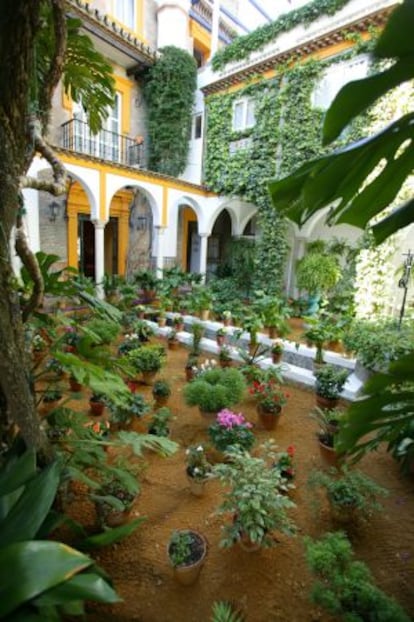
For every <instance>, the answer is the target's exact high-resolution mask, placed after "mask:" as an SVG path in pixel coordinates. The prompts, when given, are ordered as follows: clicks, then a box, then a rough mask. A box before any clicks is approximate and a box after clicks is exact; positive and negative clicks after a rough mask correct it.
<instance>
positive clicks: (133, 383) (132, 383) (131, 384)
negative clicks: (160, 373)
mask: <svg viewBox="0 0 414 622" xmlns="http://www.w3.org/2000/svg"><path fill="white" fill-rule="evenodd" d="M126 384H127V387H128V389H129V390H130V391H131V393H136V392H137V390H138V386H139V382H138V380H127V381H126Z"/></svg>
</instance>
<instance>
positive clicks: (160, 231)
mask: <svg viewBox="0 0 414 622" xmlns="http://www.w3.org/2000/svg"><path fill="white" fill-rule="evenodd" d="M164 231H165V227H155V235H156V238H155V244H156V247H155V251H156V256H155V266H156V272H157V278H158V279H162V271H163V268H164V253H163V243H162V240H163V235H164Z"/></svg>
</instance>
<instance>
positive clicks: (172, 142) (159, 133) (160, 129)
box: [144, 46, 197, 177]
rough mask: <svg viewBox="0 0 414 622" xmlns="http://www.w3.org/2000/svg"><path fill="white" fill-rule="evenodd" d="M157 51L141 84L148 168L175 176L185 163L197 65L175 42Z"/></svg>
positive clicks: (180, 171)
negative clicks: (147, 135)
mask: <svg viewBox="0 0 414 622" xmlns="http://www.w3.org/2000/svg"><path fill="white" fill-rule="evenodd" d="M160 52H161V53H162V55H161V57H160V58H159V60H158V61H157V62H156V63H155V64H154V65H153V67H151V68H150V69H149V71H148V75H147V78H146V81H145V85H144V96H145V99H146V102H147V104H148V133H149V168H150V169H151V170H154V171H157V172H159V173H164V174H165V175H173V176H174V177H176V176H178V175H180V173H182V172H183V171H184V169H185V166H186V164H187V156H188V149H189V140H190V133H191V115H192V106H193V101H194V94H195V90H196V86H197V66H196V62H195V60H194V58H193V57H192V56H191V55H190V54H188V52H185V51H184V50H181V49H179V48H176V47H174V46H167V47H164V48H161V50H160Z"/></svg>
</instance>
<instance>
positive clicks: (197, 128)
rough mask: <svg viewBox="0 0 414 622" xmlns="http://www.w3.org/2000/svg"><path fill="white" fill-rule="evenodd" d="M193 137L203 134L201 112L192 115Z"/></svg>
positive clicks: (199, 136)
mask: <svg viewBox="0 0 414 622" xmlns="http://www.w3.org/2000/svg"><path fill="white" fill-rule="evenodd" d="M192 135H193V138H194V139H196V138H201V137H202V135H203V115H202V114H196V115H195V116H194V117H193V132H192Z"/></svg>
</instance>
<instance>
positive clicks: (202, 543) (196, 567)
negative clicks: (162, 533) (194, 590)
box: [167, 529, 207, 585]
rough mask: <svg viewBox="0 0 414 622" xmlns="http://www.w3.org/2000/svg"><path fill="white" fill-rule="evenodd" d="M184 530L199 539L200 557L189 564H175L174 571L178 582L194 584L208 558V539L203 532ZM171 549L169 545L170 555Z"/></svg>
mask: <svg viewBox="0 0 414 622" xmlns="http://www.w3.org/2000/svg"><path fill="white" fill-rule="evenodd" d="M184 531H188V532H189V533H191V534H193V535H194V537H195V539H196V541H197V545H198V549H199V557H198V559H196V560H195V561H193V562H191V563H189V564H187V565H181V566H174V567H173V568H174V570H173V572H174V578H175V580H176V581H178V583H181V585H192V584H193V583H195V582H196V581H197V579H198V576H199V574H200V570H201V568H202V567H203V565H204V562H205V560H206V555H207V540H206V539H205V537H204V536H203V535H202V534H201V533H198V532H197V531H194V530H192V529H191V530H184ZM169 549H170V547H168V549H167V553H168V555H169Z"/></svg>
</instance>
